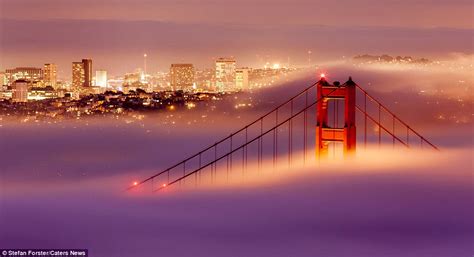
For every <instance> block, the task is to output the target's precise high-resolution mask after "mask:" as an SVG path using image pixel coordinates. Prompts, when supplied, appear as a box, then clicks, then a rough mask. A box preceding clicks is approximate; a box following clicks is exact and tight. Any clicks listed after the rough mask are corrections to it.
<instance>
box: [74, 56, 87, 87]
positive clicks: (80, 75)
mask: <svg viewBox="0 0 474 257" xmlns="http://www.w3.org/2000/svg"><path fill="white" fill-rule="evenodd" d="M84 81H85V79H84V64H83V63H82V62H73V63H72V87H73V88H75V89H77V88H80V87H83V86H84Z"/></svg>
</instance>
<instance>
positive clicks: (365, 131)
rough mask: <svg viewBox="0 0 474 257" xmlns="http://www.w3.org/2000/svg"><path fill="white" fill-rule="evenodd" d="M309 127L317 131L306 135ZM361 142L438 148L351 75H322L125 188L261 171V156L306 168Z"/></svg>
mask: <svg viewBox="0 0 474 257" xmlns="http://www.w3.org/2000/svg"><path fill="white" fill-rule="evenodd" d="M357 114H361V115H357ZM311 121H312V122H311ZM370 128H372V129H370ZM310 129H315V133H308V131H309V130H310ZM361 144H362V147H364V148H366V147H367V146H368V145H369V144H376V145H378V146H379V147H381V146H382V145H392V147H393V148H395V147H403V148H420V149H424V148H428V149H434V150H438V148H437V147H436V146H435V145H434V144H433V143H431V142H430V141H429V140H428V139H426V138H425V137H423V136H422V135H421V134H420V133H418V132H417V131H415V130H414V129H413V128H412V127H411V126H409V125H408V124H407V123H405V122H404V121H403V120H402V119H401V118H399V117H398V116H397V115H395V114H394V113H393V112H392V111H390V110H389V109H388V108H387V107H386V106H385V105H383V104H382V103H381V102H380V101H378V100H377V99H375V98H374V97H373V96H371V95H370V94H369V93H368V92H367V91H366V90H364V89H363V88H362V87H360V86H359V85H358V84H357V83H355V82H354V81H353V80H352V78H351V77H349V79H348V80H347V81H346V82H345V83H343V84H341V83H339V82H337V81H335V82H333V83H332V84H331V83H329V82H328V81H327V79H326V77H325V76H324V74H321V77H320V79H319V81H317V82H316V83H314V84H312V85H310V86H309V87H307V88H305V89H304V90H302V91H301V92H299V93H298V94H296V95H294V96H293V97H291V98H290V99H288V100H286V101H285V102H283V103H281V104H280V105H278V106H277V107H275V108H274V109H272V110H271V111H269V112H267V113H265V114H264V115H262V116H261V117H259V118H258V119H256V120H254V121H253V122H251V123H249V124H247V125H246V126H244V127H242V128H240V129H239V130H237V131H235V132H234V133H232V134H230V135H229V136H227V137H225V138H222V139H221V140H219V141H217V142H215V143H214V144H212V145H210V146H208V147H206V148H204V149H203V150H201V151H199V152H197V153H195V154H193V155H191V156H189V157H188V158H185V159H184V160H182V161H180V162H178V163H176V164H174V165H172V166H170V167H169V168H167V169H164V170H162V171H160V172H158V173H156V174H154V175H152V176H150V177H148V178H146V179H143V180H142V181H139V182H138V181H137V182H134V183H133V185H132V186H130V187H129V188H127V190H133V189H136V188H140V187H143V186H144V185H145V184H150V185H151V190H152V191H153V192H155V191H160V190H163V189H164V188H167V187H169V186H172V185H175V184H177V183H182V182H183V183H184V182H185V181H186V180H188V179H194V181H195V183H196V184H197V183H198V182H199V181H200V180H201V174H203V173H208V174H209V175H210V179H211V181H213V180H215V179H216V177H217V173H218V172H224V171H225V172H226V176H227V178H228V177H229V173H230V172H232V170H234V169H237V168H239V169H240V170H242V171H245V170H247V169H248V164H249V163H250V162H252V163H256V164H257V167H256V168H257V169H258V170H259V169H262V167H263V165H264V164H265V165H267V162H264V158H266V159H270V165H272V167H273V168H276V167H278V166H279V165H281V164H283V163H284V164H286V165H287V166H288V167H291V166H292V165H293V163H294V162H301V163H303V164H305V163H306V162H308V160H309V159H310V158H311V159H323V158H327V157H328V156H329V155H330V153H331V152H332V153H333V154H335V153H336V151H337V152H339V153H341V154H342V155H343V156H345V157H349V156H351V155H353V154H354V153H355V151H356V149H357V147H360V145H361ZM309 149H314V150H312V151H310V150H309ZM237 166H238V167H237Z"/></svg>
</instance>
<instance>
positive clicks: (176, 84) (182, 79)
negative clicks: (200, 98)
mask: <svg viewBox="0 0 474 257" xmlns="http://www.w3.org/2000/svg"><path fill="white" fill-rule="evenodd" d="M170 80H171V81H170V82H171V87H173V89H174V90H187V89H190V88H191V87H192V86H193V83H194V66H193V65H192V64H186V63H177V64H171V68H170Z"/></svg>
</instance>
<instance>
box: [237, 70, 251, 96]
mask: <svg viewBox="0 0 474 257" xmlns="http://www.w3.org/2000/svg"><path fill="white" fill-rule="evenodd" d="M235 87H236V89H238V90H244V91H245V90H248V89H249V68H240V69H236V70H235Z"/></svg>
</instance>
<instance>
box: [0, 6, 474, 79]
mask: <svg viewBox="0 0 474 257" xmlns="http://www.w3.org/2000/svg"><path fill="white" fill-rule="evenodd" d="M472 8H473V7H472V4H471V1H468V0H454V1H448V0H430V1H428V0H415V1H412V0H410V1H409V0H390V1H379V0H361V1H350V0H341V1H320V0H293V1H288V0H286V1H283V0H272V1H270V0H258V1H255V0H254V1H250V0H243V1H228V0H221V1H217V0H199V1H198V0H189V1H175V0H165V1H163V0H161V1H155V0H153V1H152V0H82V1H71V0H43V1H37V0H0V9H1V12H0V21H1V26H0V50H1V56H2V58H1V59H0V70H2V69H5V68H7V67H13V66H26V65H42V63H46V62H56V63H58V64H59V66H60V68H59V69H60V75H62V76H66V77H68V76H70V74H69V73H70V67H69V66H70V63H71V62H72V61H74V60H79V59H81V58H83V57H91V58H93V59H94V68H102V69H106V70H109V71H110V72H111V73H118V74H120V73H122V72H126V71H131V70H133V69H134V68H136V67H141V66H142V63H143V61H142V55H143V53H144V52H147V53H148V54H149V67H150V69H149V70H150V71H157V70H166V69H168V67H169V64H170V63H171V62H192V63H195V64H196V65H197V66H198V67H204V66H210V65H211V64H212V59H213V58H215V57H216V56H221V55H234V56H236V57H237V60H238V62H239V64H240V65H260V64H261V63H263V62H264V61H271V62H276V61H280V62H283V61H285V62H286V61H287V60H288V57H290V59H291V61H292V63H305V62H306V60H307V54H306V53H307V51H308V50H312V51H313V55H314V56H313V59H314V60H318V59H319V60H321V59H324V58H334V57H341V56H343V55H353V54H358V53H375V54H377V53H378V54H380V53H392V54H401V55H408V54H412V55H425V56H428V57H429V56H437V55H445V54H448V53H452V52H464V53H471V52H472V36H471V35H472V28H473V25H472V10H473V9H472Z"/></svg>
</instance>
